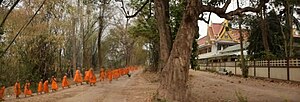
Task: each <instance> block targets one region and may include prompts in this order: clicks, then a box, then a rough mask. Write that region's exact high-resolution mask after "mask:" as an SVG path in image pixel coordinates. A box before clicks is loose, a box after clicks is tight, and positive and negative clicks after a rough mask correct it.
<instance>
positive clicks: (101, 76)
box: [100, 68, 105, 81]
mask: <svg viewBox="0 0 300 102" xmlns="http://www.w3.org/2000/svg"><path fill="white" fill-rule="evenodd" d="M104 78H105V71H104V69H103V68H101V70H100V81H104Z"/></svg>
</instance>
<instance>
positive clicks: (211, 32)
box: [197, 20, 249, 60]
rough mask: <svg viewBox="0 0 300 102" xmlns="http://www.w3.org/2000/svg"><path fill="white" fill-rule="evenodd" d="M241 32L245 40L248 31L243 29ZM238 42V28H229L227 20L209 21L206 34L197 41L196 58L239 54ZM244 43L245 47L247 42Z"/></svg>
mask: <svg viewBox="0 0 300 102" xmlns="http://www.w3.org/2000/svg"><path fill="white" fill-rule="evenodd" d="M242 34H243V38H244V41H246V40H247V38H248V33H247V32H246V31H245V30H243V31H242ZM239 42H240V34H239V30H238V29H233V28H230V27H229V26H228V21H227V20H225V21H224V22H222V23H211V24H209V25H208V29H207V35H206V36H204V37H203V38H201V39H199V40H198V42H197V43H198V45H199V47H198V49H199V55H198V59H202V60H203V59H209V58H214V57H220V56H236V55H240V52H239V50H240V46H239ZM237 44H238V45H237ZM234 45H235V46H234ZM245 45H246V46H245V47H244V48H246V47H247V46H248V45H249V43H246V44H245ZM245 54H246V51H245Z"/></svg>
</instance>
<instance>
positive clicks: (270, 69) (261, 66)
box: [199, 58, 300, 81]
mask: <svg viewBox="0 0 300 102" xmlns="http://www.w3.org/2000/svg"><path fill="white" fill-rule="evenodd" d="M246 65H247V66H248V67H249V70H248V71H249V73H248V75H249V76H254V77H266V78H274V79H282V80H292V81H300V59H299V58H287V59H280V60H262V61H255V60H250V61H246ZM199 67H200V70H215V71H218V70H220V69H226V70H227V72H229V71H231V72H232V73H233V74H235V75H242V70H241V68H240V62H239V61H223V62H222V60H219V61H217V62H214V61H212V62H208V61H207V62H200V63H199Z"/></svg>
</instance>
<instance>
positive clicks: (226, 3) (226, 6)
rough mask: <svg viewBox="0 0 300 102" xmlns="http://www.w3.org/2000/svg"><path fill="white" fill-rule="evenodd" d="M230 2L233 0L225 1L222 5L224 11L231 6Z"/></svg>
mask: <svg viewBox="0 0 300 102" xmlns="http://www.w3.org/2000/svg"><path fill="white" fill-rule="evenodd" d="M230 3H231V0H227V1H226V2H225V4H224V6H223V7H222V9H223V10H224V12H226V10H227V8H228V6H229V4H230Z"/></svg>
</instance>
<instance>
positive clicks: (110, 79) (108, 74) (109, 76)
mask: <svg viewBox="0 0 300 102" xmlns="http://www.w3.org/2000/svg"><path fill="white" fill-rule="evenodd" d="M107 77H108V80H109V81H112V77H113V76H112V72H111V71H107Z"/></svg>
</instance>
